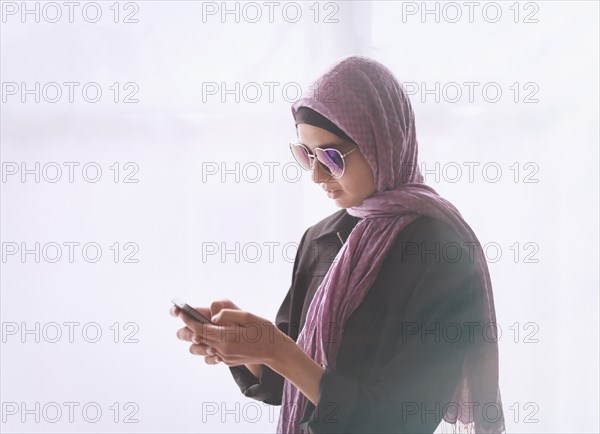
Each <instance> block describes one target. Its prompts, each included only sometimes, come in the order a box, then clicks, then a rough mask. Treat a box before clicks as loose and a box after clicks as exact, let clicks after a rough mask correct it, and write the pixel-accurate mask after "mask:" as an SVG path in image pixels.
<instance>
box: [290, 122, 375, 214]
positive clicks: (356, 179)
mask: <svg viewBox="0 0 600 434" xmlns="http://www.w3.org/2000/svg"><path fill="white" fill-rule="evenodd" d="M297 131H298V140H299V142H300V143H302V144H304V145H305V146H306V147H307V148H308V149H309V151H310V152H312V153H313V154H314V152H315V148H316V147H325V148H336V149H338V150H339V151H340V152H341V153H342V154H345V153H346V152H348V151H350V150H351V149H353V148H356V145H355V144H353V143H352V142H348V141H346V140H344V139H342V138H341V137H338V136H336V135H335V134H333V133H331V132H329V131H327V130H324V129H323V128H319V127H315V126H312V125H308V124H298V125H297ZM323 145H325V146H323ZM344 162H345V165H346V169H345V170H344V174H343V175H342V177H341V178H339V179H335V178H333V177H332V176H331V175H329V174H328V173H327V172H326V171H325V169H323V168H322V167H321V165H320V164H318V163H317V162H316V161H315V164H313V169H312V174H311V175H312V180H313V181H314V182H316V183H317V184H320V186H321V188H323V190H325V191H327V190H329V191H333V192H335V193H327V192H325V194H327V195H328V197H330V198H331V199H333V200H334V201H335V203H336V205H337V206H339V207H340V208H351V207H353V206H356V205H358V204H360V203H361V202H362V201H363V200H365V199H366V198H368V197H369V196H371V195H372V194H373V193H375V191H376V187H375V182H374V180H373V171H372V170H371V167H370V166H369V164H368V163H367V160H366V159H365V157H364V156H363V155H362V154H361V152H360V150H359V149H358V148H357V149H355V150H354V151H352V153H351V154H350V155H347V156H345V157H344Z"/></svg>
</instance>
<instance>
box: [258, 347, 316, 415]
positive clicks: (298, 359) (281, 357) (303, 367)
mask: <svg viewBox="0 0 600 434" xmlns="http://www.w3.org/2000/svg"><path fill="white" fill-rule="evenodd" d="M268 365H269V367H270V368H271V369H273V370H274V371H276V372H277V373H279V374H280V375H282V376H283V377H286V378H287V379H289V380H290V381H291V382H292V383H293V384H294V386H296V387H297V388H298V389H300V391H301V392H302V393H303V394H304V395H305V396H306V397H307V398H308V399H309V400H310V401H311V402H312V403H313V404H315V405H316V403H317V397H318V392H319V383H320V382H321V377H322V375H323V372H324V369H323V367H322V366H321V365H319V364H318V363H317V362H315V361H314V360H313V359H311V358H310V357H308V356H307V355H306V353H304V351H302V350H301V349H300V347H299V346H298V345H293V346H290V348H283V351H282V352H281V353H280V354H277V355H275V357H274V358H273V359H272V360H270V361H269V362H268Z"/></svg>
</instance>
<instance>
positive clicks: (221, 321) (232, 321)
mask: <svg viewBox="0 0 600 434" xmlns="http://www.w3.org/2000/svg"><path fill="white" fill-rule="evenodd" d="M253 317H254V315H252V314H251V313H250V312H245V311H243V310H238V309H228V308H225V309H221V310H220V311H219V313H217V314H215V315H213V316H212V318H211V319H210V320H211V321H212V322H213V323H214V324H218V325H237V326H240V327H243V326H244V325H245V324H246V323H248V322H250V321H252V318H253Z"/></svg>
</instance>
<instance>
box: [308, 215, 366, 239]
mask: <svg viewBox="0 0 600 434" xmlns="http://www.w3.org/2000/svg"><path fill="white" fill-rule="evenodd" d="M359 220H360V218H359V217H354V216H351V215H350V214H348V212H347V211H346V209H345V208H344V209H342V210H340V211H338V212H337V213H335V214H333V215H332V216H331V217H330V218H329V219H326V220H325V221H324V224H323V225H322V226H321V227H320V228H319V230H318V232H317V233H316V234H315V236H314V238H313V239H314V240H316V239H319V238H322V237H326V236H331V235H332V236H334V237H336V239H337V238H338V237H337V235H336V233H338V232H339V234H340V236H341V237H342V240H343V242H346V240H347V239H348V236H349V235H350V232H352V229H354V226H356V224H357V223H358V222H359Z"/></svg>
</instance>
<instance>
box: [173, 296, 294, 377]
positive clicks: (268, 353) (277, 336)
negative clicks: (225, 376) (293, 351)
mask: <svg viewBox="0 0 600 434" xmlns="http://www.w3.org/2000/svg"><path fill="white" fill-rule="evenodd" d="M179 317H180V318H181V319H182V320H183V322H185V324H186V326H187V327H185V328H186V329H189V330H190V332H191V333H193V334H195V335H197V336H198V337H199V341H198V342H200V344H199V345H201V344H202V343H204V344H206V345H207V346H209V347H212V348H214V351H215V355H216V357H218V359H219V360H221V361H223V362H224V363H225V364H226V365H228V366H238V365H243V364H246V365H247V364H265V365H271V364H272V363H273V362H274V361H275V360H277V359H278V358H279V355H280V354H282V352H284V351H287V350H289V348H290V345H295V344H296V343H295V342H294V340H293V339H292V338H290V337H289V336H287V335H286V334H285V333H283V332H282V331H281V330H279V329H278V328H277V327H276V326H275V325H274V324H273V323H272V322H271V321H269V320H267V319H265V318H261V317H259V316H256V315H254V314H252V313H250V312H245V311H242V310H239V308H237V306H236V308H222V309H221V310H220V311H219V312H218V313H217V314H216V315H215V316H214V317H213V323H214V324H215V325H212V324H202V323H200V322H198V321H195V320H193V319H192V318H189V317H188V316H186V315H180V316H179ZM182 333H186V335H187V333H189V332H182ZM190 352H192V354H198V355H206V354H209V353H207V351H206V349H205V348H203V347H201V346H198V347H195V346H194V345H193V346H192V347H190ZM207 363H210V362H208V361H207Z"/></svg>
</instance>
